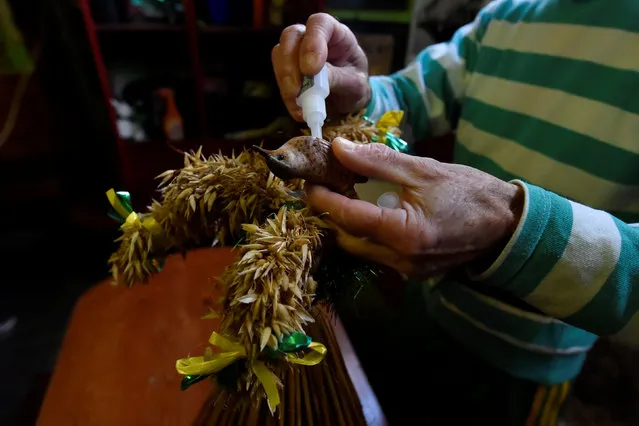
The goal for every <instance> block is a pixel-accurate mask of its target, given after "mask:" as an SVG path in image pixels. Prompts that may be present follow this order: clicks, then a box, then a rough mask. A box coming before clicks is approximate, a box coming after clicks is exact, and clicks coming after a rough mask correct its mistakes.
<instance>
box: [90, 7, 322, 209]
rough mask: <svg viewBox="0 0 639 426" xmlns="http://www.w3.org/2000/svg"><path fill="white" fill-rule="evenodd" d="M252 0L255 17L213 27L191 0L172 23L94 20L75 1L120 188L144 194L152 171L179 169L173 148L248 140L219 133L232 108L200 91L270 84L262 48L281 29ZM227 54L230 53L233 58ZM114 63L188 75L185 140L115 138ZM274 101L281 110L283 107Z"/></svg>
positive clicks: (212, 147) (226, 146) (210, 148)
mask: <svg viewBox="0 0 639 426" xmlns="http://www.w3.org/2000/svg"><path fill="white" fill-rule="evenodd" d="M230 1H232V0H230ZM300 1H303V0H300ZM306 1H309V2H310V3H314V4H315V5H316V10H315V11H319V10H322V4H323V2H322V1H321V0H319V1H318V0H306ZM253 3H254V6H255V11H254V12H255V13H254V15H255V16H254V17H253V22H252V23H251V22H247V23H246V24H244V25H238V26H216V25H207V24H204V23H203V21H204V20H203V19H199V18H200V17H201V15H200V16H199V15H198V13H202V11H201V10H199V9H198V6H199V5H198V4H196V1H195V0H182V5H183V8H184V19H183V23H182V22H181V23H180V24H179V25H169V24H155V23H149V24H147V23H102V22H96V21H95V19H94V15H93V13H92V10H91V0H79V5H80V7H81V11H82V17H83V21H84V24H85V28H86V33H87V37H88V40H89V44H90V47H91V52H92V55H93V60H94V63H95V67H96V70H97V73H98V77H99V81H100V85H101V92H102V96H103V98H104V102H105V104H106V105H107V109H108V112H109V119H110V121H111V123H112V130H113V137H114V143H115V144H116V145H117V151H118V154H119V158H120V164H121V171H120V172H121V173H120V175H121V184H122V186H123V188H126V189H127V190H130V191H131V192H136V191H137V192H140V191H143V192H145V193H146V192H147V191H148V190H149V189H152V188H153V187H154V185H155V182H154V181H153V177H154V176H156V175H157V174H159V173H160V172H162V171H163V170H166V169H167V168H173V167H180V164H181V162H182V157H181V155H179V154H178V153H177V152H176V151H175V150H181V151H188V150H191V149H197V147H199V146H203V148H204V150H205V151H207V152H217V151H219V150H222V151H223V152H231V150H233V149H235V151H239V150H240V149H242V147H243V146H245V145H246V144H249V143H254V142H256V141H244V142H240V141H230V140H225V139H224V138H223V135H221V134H220V128H221V127H224V125H227V124H228V121H229V120H228V109H229V108H233V106H228V107H227V105H225V104H224V102H223V101H221V100H219V99H218V97H216V96H215V95H212V94H210V93H207V90H205V89H206V88H207V87H208V84H207V81H208V78H211V79H212V80H216V79H217V80H218V81H219V80H223V79H225V78H226V79H234V84H235V86H237V85H238V84H240V83H241V82H242V80H245V81H246V80H270V81H272V82H273V83H274V76H273V75H272V69H271V64H270V52H271V48H272V47H273V46H274V45H275V44H276V43H277V41H278V39H279V34H280V32H281V30H282V28H281V27H271V26H268V25H267V24H266V23H265V19H264V18H263V17H264V16H265V15H264V12H265V10H264V7H265V6H264V1H262V0H253ZM258 15H259V16H258ZM164 44H166V46H164ZM147 46H148V48H146V47H147ZM136 49H137V50H136ZM138 53H139V57H138ZM232 54H235V55H236V56H237V58H235V59H234V58H233V57H232ZM114 61H117V62H118V63H119V64H120V63H123V62H124V63H126V62H127V61H129V62H136V61H137V62H138V63H140V64H142V65H143V66H145V67H147V68H150V69H153V70H163V68H164V67H165V66H166V67H167V68H168V67H173V66H181V67H182V68H183V70H184V74H185V75H186V77H185V78H186V79H187V80H189V81H190V83H189V86H190V89H188V90H187V91H183V93H182V94H183V97H185V98H188V102H187V105H186V110H184V111H182V110H180V113H181V115H182V118H183V119H184V122H185V140H183V141H180V142H174V143H173V144H172V145H169V144H168V143H167V141H166V140H162V139H161V138H160V140H153V139H152V140H149V141H144V142H133V141H129V140H124V139H122V138H120V137H119V135H118V132H117V127H116V119H117V117H116V112H115V110H114V108H113V107H112V106H111V99H113V98H114V89H113V87H112V81H111V77H112V75H111V73H112V70H111V68H110V66H111V63H112V62H114ZM163 61H164V62H165V63H163ZM219 68H222V69H223V71H220V72H221V74H222V76H215V75H210V73H211V72H213V73H215V71H216V70H218V69H219ZM211 70H213V71H211ZM176 95H177V93H176ZM275 95H277V92H275ZM277 98H278V99H277V101H272V105H269V107H267V108H265V107H264V105H261V104H260V105H258V107H256V108H258V109H260V111H263V112H264V113H265V114H273V113H274V110H277V107H278V106H277V105H276V103H277V102H279V103H281V101H279V97H277ZM183 105H184V103H183ZM178 107H179V105H178ZM245 107H246V106H245V105H244V104H242V105H241V108H245ZM281 107H282V111H285V110H284V109H283V108H284V107H283V105H281ZM246 108H249V107H246ZM251 113H253V111H246V110H240V111H237V114H251ZM258 113H260V112H259V111H258ZM249 127H250V125H249ZM156 139H157V138H156ZM145 198H146V197H145Z"/></svg>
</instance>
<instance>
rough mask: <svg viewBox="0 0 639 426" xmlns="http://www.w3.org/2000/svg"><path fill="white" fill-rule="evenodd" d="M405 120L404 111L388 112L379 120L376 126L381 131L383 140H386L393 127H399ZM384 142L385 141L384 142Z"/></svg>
mask: <svg viewBox="0 0 639 426" xmlns="http://www.w3.org/2000/svg"><path fill="white" fill-rule="evenodd" d="M403 118H404V111H387V112H385V113H384V115H382V117H381V118H380V119H379V120H377V123H376V124H375V126H376V127H377V128H378V129H379V130H380V134H381V135H382V136H381V137H382V139H385V138H386V132H388V131H389V130H390V129H392V128H393V127H399V125H400V124H401V123H402V119H403ZM382 142H383V140H382Z"/></svg>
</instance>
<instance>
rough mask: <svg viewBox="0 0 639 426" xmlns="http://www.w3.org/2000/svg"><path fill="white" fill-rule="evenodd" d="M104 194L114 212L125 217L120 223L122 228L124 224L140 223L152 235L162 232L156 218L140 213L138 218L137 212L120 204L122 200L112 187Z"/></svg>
mask: <svg viewBox="0 0 639 426" xmlns="http://www.w3.org/2000/svg"><path fill="white" fill-rule="evenodd" d="M106 195H107V198H108V199H109V203H110V204H111V207H113V209H114V210H115V211H116V213H117V214H119V215H120V216H122V217H123V218H126V219H125V221H124V223H123V224H122V228H124V227H125V226H132V225H134V224H136V223H141V224H142V226H144V227H145V228H146V229H148V230H149V231H150V232H151V233H152V234H154V235H158V234H161V233H162V227H161V226H160V224H159V223H158V222H157V220H155V218H153V216H151V215H142V218H140V215H139V214H137V213H136V212H134V211H131V210H130V209H129V208H127V206H125V205H124V204H122V201H120V198H119V197H118V195H117V194H116V192H115V190H114V189H113V188H111V189H109V190H108V191H107V192H106Z"/></svg>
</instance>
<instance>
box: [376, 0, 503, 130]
mask: <svg viewBox="0 0 639 426" xmlns="http://www.w3.org/2000/svg"><path fill="white" fill-rule="evenodd" d="M499 3H502V2H500V1H496V2H493V3H491V4H489V5H488V6H486V7H485V8H484V9H482V10H481V11H480V12H479V14H478V15H477V17H476V18H475V20H474V21H473V22H472V23H469V24H467V25H465V26H463V27H461V28H460V29H459V30H457V31H456V33H455V34H454V36H453V38H452V40H450V41H449V42H446V43H438V44H433V45H431V46H429V47H427V48H426V49H424V50H422V51H421V52H420V53H419V54H418V55H417V57H416V58H415V60H414V61H413V62H411V63H410V64H409V65H408V66H407V67H406V68H404V69H402V70H401V71H398V72H396V73H394V74H392V75H390V76H374V77H371V78H370V80H369V81H370V85H371V89H372V97H371V101H370V103H369V104H368V106H367V108H366V113H367V115H368V116H369V117H370V118H371V119H373V120H377V119H378V118H379V117H381V115H382V114H383V113H384V112H386V111H391V110H398V109H401V110H403V111H404V112H405V116H406V117H407V120H408V123H409V124H410V126H411V127H412V130H413V136H414V138H415V140H423V139H426V138H429V137H434V136H440V135H443V134H445V133H448V132H449V131H451V130H453V129H455V128H456V126H457V121H458V119H459V111H460V105H461V101H462V100H463V98H464V96H465V91H466V83H467V81H468V77H469V75H470V74H471V73H472V71H473V69H474V66H475V62H476V60H477V55H478V54H479V49H480V43H481V39H482V37H483V35H484V33H485V31H486V28H487V26H488V23H489V22H490V19H491V16H492V14H493V11H494V9H495V8H496V7H498V5H499Z"/></svg>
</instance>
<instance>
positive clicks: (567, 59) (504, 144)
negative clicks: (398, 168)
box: [367, 0, 639, 384]
mask: <svg viewBox="0 0 639 426" xmlns="http://www.w3.org/2000/svg"><path fill="white" fill-rule="evenodd" d="M371 86H372V89H373V98H372V100H371V103H370V104H369V106H368V108H367V111H368V114H369V115H370V116H371V117H372V118H377V117H379V116H380V115H381V113H383V112H384V111H388V110H393V109H402V110H404V111H405V112H406V116H407V117H408V121H409V123H410V124H411V126H412V129H413V133H414V136H415V139H416V140H423V139H426V138H428V137H431V136H437V135H440V134H443V133H446V132H448V131H450V130H456V138H457V140H456V146H455V161H456V162H458V163H461V164H466V165H469V166H472V167H476V168H478V169H481V170H484V171H486V172H489V173H491V174H493V175H495V176H497V177H499V178H501V179H505V180H513V181H516V182H518V183H520V184H521V185H523V186H524V188H525V190H526V202H525V210H524V214H523V216H522V219H521V222H520V224H519V227H518V228H517V231H516V232H515V234H514V236H513V237H512V239H511V241H510V242H509V243H508V245H507V247H506V249H505V250H504V252H503V253H502V254H501V256H500V257H499V258H498V260H497V261H496V262H495V264H493V265H492V266H491V267H490V268H489V269H488V270H487V271H485V272H483V273H481V274H479V275H476V276H470V275H469V278H468V282H464V283H462V282H459V281H453V280H452V279H450V278H445V279H444V281H443V282H441V283H440V284H439V285H438V286H436V287H430V286H426V291H425V295H426V298H427V300H428V305H429V310H430V314H431V315H433V316H434V317H435V318H436V319H437V320H438V321H439V322H440V323H441V325H442V326H443V327H444V328H446V329H447V330H448V331H449V332H450V333H451V334H452V335H453V336H455V337H456V338H457V339H459V340H460V341H462V342H463V343H465V344H466V345H467V346H468V347H469V348H470V349H471V350H472V351H474V352H475V353H477V354H478V355H480V356H482V357H483V358H485V359H487V360H488V361H489V362H491V363H492V364H494V365H496V366H498V367H501V368H503V369H504V370H506V371H508V372H510V373H511V374H513V375H515V376H517V377H522V378H528V379H531V380H535V381H537V382H540V383H546V384H554V383H559V382H562V381H564V380H569V379H571V378H573V377H574V376H575V375H576V374H577V373H578V372H579V370H580V369H581V366H582V363H583V360H584V358H585V354H586V352H587V350H588V349H589V348H590V347H591V346H592V344H593V343H594V342H595V340H596V338H597V337H596V335H607V336H613V337H614V338H618V339H620V340H623V341H625V342H626V343H630V344H633V345H639V313H638V308H639V228H635V227H633V225H630V224H628V223H629V222H637V221H639V220H637V219H638V218H639V2H638V1H637V0H613V1H611V0H538V1H534V0H504V1H494V2H492V3H490V4H489V5H488V6H486V7H485V8H484V9H483V10H482V11H481V12H480V14H479V15H478V16H477V18H476V19H475V21H474V22H473V23H471V24H468V25H467V26H465V27H463V28H461V29H459V30H458V31H457V33H456V34H455V36H454V37H453V39H452V40H451V42H449V43H444V44H437V45H432V46H430V47H428V48H426V49H425V50H424V51H423V52H421V53H420V54H419V55H418V57H417V59H416V60H415V61H414V62H413V63H412V64H411V65H409V66H408V67H407V68H406V69H404V70H402V71H399V72H397V73H395V74H393V75H391V76H384V77H372V78H371ZM542 188H544V189H542ZM482 286H486V287H488V288H492V289H498V291H501V290H505V291H507V292H508V293H509V294H514V295H515V296H517V297H519V298H521V299H523V300H524V301H525V302H527V303H528V304H530V305H532V306H533V307H535V308H538V309H539V310H540V311H542V312H545V313H547V314H548V315H550V316H552V317H553V318H549V317H546V316H543V315H538V314H536V313H533V312H531V311H530V310H522V309H519V308H516V307H514V306H511V305H509V304H506V303H504V302H503V301H502V300H503V299H500V300H498V299H497V298H495V297H489V296H487V295H486V292H480V291H478V289H479V288H481V287H482ZM554 318H557V319H554ZM569 324H570V325H569ZM573 326H574V327H573ZM577 327H579V328H577ZM584 330H588V331H584ZM591 333H592V334H591Z"/></svg>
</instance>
